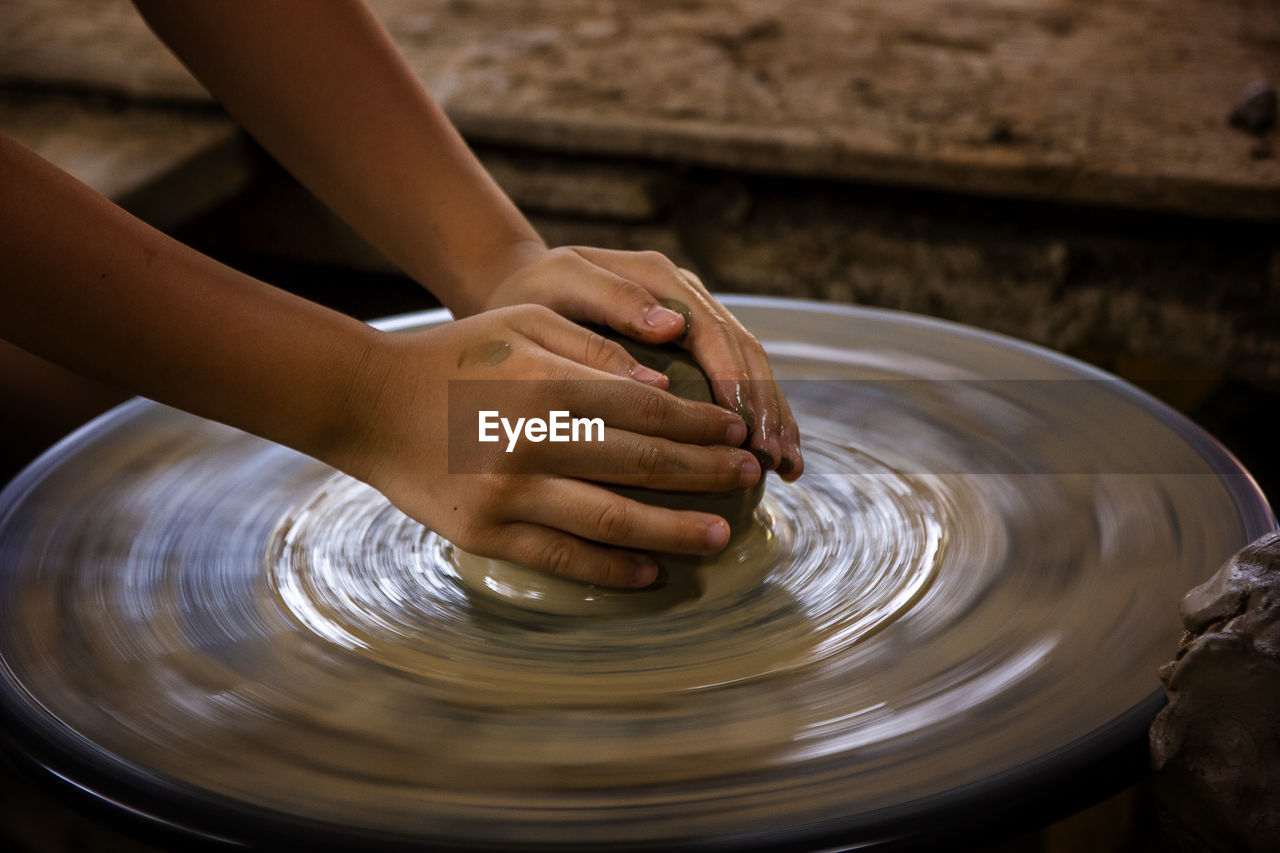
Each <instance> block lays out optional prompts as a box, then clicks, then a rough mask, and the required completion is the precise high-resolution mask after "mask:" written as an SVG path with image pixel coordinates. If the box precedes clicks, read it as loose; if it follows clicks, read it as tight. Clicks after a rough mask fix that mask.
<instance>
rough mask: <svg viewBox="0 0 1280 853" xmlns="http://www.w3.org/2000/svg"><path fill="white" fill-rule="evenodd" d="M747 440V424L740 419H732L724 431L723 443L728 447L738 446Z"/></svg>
mask: <svg viewBox="0 0 1280 853" xmlns="http://www.w3.org/2000/svg"><path fill="white" fill-rule="evenodd" d="M746 440H747V425H746V424H744V423H743V422H742V421H733V422H731V423H730V424H729V428H728V429H727V430H725V431H724V443H725V444H727V445H729V446H730V447H738V446H740V445H741V444H742V442H744V441H746Z"/></svg>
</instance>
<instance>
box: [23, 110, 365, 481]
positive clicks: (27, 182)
mask: <svg viewBox="0 0 1280 853" xmlns="http://www.w3.org/2000/svg"><path fill="white" fill-rule="evenodd" d="M0 186H3V187H4V188H5V190H4V193H3V194H2V195H0V258H3V259H4V274H3V276H0V337H3V338H5V339H6V340H9V341H10V342H12V343H14V344H16V345H18V346H20V347H22V348H24V349H26V350H28V351H30V352H33V353H35V354H37V355H40V356H43V357H45V358H47V359H49V360H50V361H54V362H57V363H59V364H61V365H63V366H64V367H67V368H70V369H71V370H74V371H76V372H78V373H81V374H83V375H86V376H91V377H93V378H96V379H101V380H104V381H107V382H111V383H113V384H116V385H118V386H120V387H123V388H127V389H129V390H132V391H134V392H136V393H139V394H143V395H145V396H148V397H152V398H154V399H156V400H159V401H161V402H164V403H167V404H170V405H173V406H177V407H179V408H183V409H186V410H187V411H191V412H194V413H196V414H199V415H203V416H206V417H211V418H214V419H216V420H220V421H223V422H225V423H229V424H232V425H234V426H237V427H240V428H242V429H246V430H248V431H250V432H253V433H256V434H258V435H261V436H264V437H266V438H270V439H272V440H275V441H279V442H281V443H284V444H287V445H290V446H292V447H295V448H297V449H299V450H302V451H304V452H307V453H310V454H312V455H316V456H320V457H322V458H324V457H330V458H329V459H328V461H334V462H335V464H339V462H340V460H335V459H334V458H332V457H334V449H335V447H336V445H337V440H338V439H340V438H341V435H340V433H341V432H342V430H344V429H345V424H344V423H343V419H344V418H343V413H344V412H345V411H346V409H347V408H348V406H347V403H348V400H349V396H350V394H351V392H352V390H353V385H354V383H357V382H359V381H360V380H359V376H360V369H361V368H360V365H361V362H362V360H363V359H364V358H365V356H366V353H367V352H368V351H369V348H370V347H371V346H373V342H374V341H375V340H376V335H377V334H378V333H376V332H374V331H373V330H372V329H369V328H368V327H367V326H365V325H364V324H362V323H360V322H358V321H356V320H353V319H351V318H348V317H344V316H343V315H340V314H337V313H335V312H333V311H329V310H328V309H325V308H322V307H320V306H318V305H315V304H314V303H310V302H307V301H306V300H303V299H299V298H297V297H295V296H292V295H290V294H287V293H285V292H283V291H280V290H277V289H276V288H273V287H270V286H268V285H265V284H263V283H261V282H258V281H256V280H254V279H252V278H249V277H248V276H245V275H242V274H240V273H237V272H235V271H234V270H231V269H229V268H227V267H225V266H223V265H221V264H219V263H217V262H216V261H213V260H212V259H210V258H207V257H205V256H203V255H201V254H199V253H198V252H195V251H193V250H191V249H188V248H186V247H185V246H183V245H181V244H180V243H177V242H175V241H174V240H172V239H170V238H168V237H166V236H165V235H163V234H161V233H160V232H158V231H156V230H155V229H153V228H150V227H149V226H147V225H145V224H143V223H142V222H140V221H139V220H137V219H135V218H134V217H132V216H130V215H129V214H127V213H125V212H124V211H122V210H121V209H119V208H118V207H116V206H115V205H112V204H111V203H110V202H108V201H107V200H106V199H104V198H102V197H101V196H99V195H97V194H96V193H94V192H93V191H92V190H90V189H89V188H87V187H85V186H84V185H82V184H80V183H78V182H77V181H75V180H74V179H73V178H71V177H69V176H68V175H66V174H64V173H62V172H60V171H59V170H57V169H56V168H54V167H53V166H51V165H50V164H48V163H46V162H45V161H43V160H41V159H40V158H39V157H37V156H36V155H35V154H32V153H31V152H29V151H27V150H26V149H24V148H22V147H21V146H20V145H18V144H17V143H15V142H13V141H12V140H10V139H8V138H7V137H5V136H3V135H2V134H0Z"/></svg>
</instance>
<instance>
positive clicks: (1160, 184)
mask: <svg viewBox="0 0 1280 853" xmlns="http://www.w3.org/2000/svg"><path fill="white" fill-rule="evenodd" d="M371 5H372V7H373V8H374V10H375V11H376V12H377V13H378V15H379V16H380V17H381V18H382V19H383V21H384V22H385V24H386V26H387V28H388V29H389V30H390V32H391V34H392V36H393V38H394V39H395V40H396V42H397V43H398V44H399V46H400V48H401V49H402V51H403V52H404V53H405V55H406V56H407V57H408V59H409V62H410V64H411V65H412V66H413V67H414V69H415V70H416V71H417V72H418V74H419V75H420V76H421V78H422V79H423V80H424V82H425V83H426V84H427V85H428V87H429V88H430V89H431V91H432V92H433V94H434V95H435V96H436V98H437V99H438V100H439V101H440V102H441V103H442V104H443V105H444V106H445V108H446V110H447V111H448V112H449V114H450V116H451V117H452V118H453V119H454V121H455V122H456V124H457V125H458V126H459V128H460V129H461V130H462V132H463V134H464V135H465V136H466V137H467V139H468V141H469V142H471V144H472V145H473V146H474V147H475V149H476V150H477V152H478V153H479V155H480V157H481V159H482V160H483V161H484V162H485V164H486V165H487V166H488V167H489V169H490V170H491V171H492V173H493V174H494V175H495V177H496V178H497V180H498V182H499V183H500V184H501V185H502V186H503V187H504V188H505V189H506V190H507V192H508V193H509V194H510V195H511V196H512V197H513V198H514V199H515V201H516V202H517V204H519V205H520V206H521V207H522V208H523V209H524V210H525V211H526V213H527V214H528V215H529V216H530V217H531V219H532V220H533V222H534V224H535V225H536V226H537V227H538V228H539V230H540V231H541V233H542V234H543V236H544V237H545V238H546V239H547V241H548V243H550V244H552V245H557V244H591V245H597V246H605V247H612V248H629V249H657V250H659V251H662V252H664V253H666V254H667V255H669V256H670V257H671V258H672V259H673V260H675V261H676V262H677V263H679V264H681V265H682V266H686V267H689V268H691V269H693V270H695V271H696V272H698V273H699V275H701V276H702V277H703V279H704V280H705V281H706V282H707V283H708V285H709V286H711V287H712V289H713V290H717V291H721V292H736V293H757V294H769V295H776V296H794V297H804V298H810V299H820V300H835V301H841V302H856V303H860V304H865V305H875V306H884V307H889V308H897V309H903V310H907V311H914V312H919V313H923V314H928V315H932V316H936V317H942V318H945V319H949V320H956V321H959V322H962V323H968V324H972V325H975V326H980V327H983V328H986V329H991V330H995V331H998V332H1003V333H1006V334H1010V335H1014V336H1016V337H1019V338H1023V339H1026V340H1030V341H1033V342H1035V343H1038V344H1042V345H1044V346H1048V347H1051V348H1053V349H1057V350H1061V351H1063V352H1066V353H1069V354H1071V355H1073V356H1076V357H1078V358H1081V359H1083V360H1085V361H1088V362H1091V363H1093V364H1095V365H1098V366H1100V367H1103V368H1105V369H1107V370H1110V371H1112V372H1114V373H1117V374H1119V375H1120V376H1122V377H1124V378H1126V379H1128V380H1130V381H1133V382H1135V383H1137V384H1138V385H1140V386H1142V387H1145V388H1147V389H1148V390H1149V391H1151V392H1152V393H1153V394H1155V395H1156V396H1158V397H1160V398H1162V399H1164V400H1165V401H1166V402H1168V403H1170V404H1171V405H1173V406H1174V407H1176V408H1178V409H1179V410H1181V411H1183V412H1185V413H1186V414H1188V415H1189V416H1190V417H1192V418H1193V419H1194V420H1196V421H1197V422H1198V423H1200V424H1201V425H1202V426H1204V427H1205V428H1206V429H1208V430H1209V431H1210V432H1211V433H1213V434H1214V435H1216V436H1217V437H1218V438H1219V439H1221V440H1222V441H1223V442H1224V443H1225V444H1226V445H1227V447H1228V448H1229V449H1230V450H1232V451H1233V452H1234V453H1235V454H1236V455H1237V456H1238V457H1240V458H1241V460H1242V461H1243V462H1244V463H1245V464H1246V466H1248V467H1249V468H1250V469H1251V470H1252V471H1253V472H1254V474H1255V476H1256V477H1257V479H1258V480H1259V482H1260V484H1261V485H1262V487H1263V489H1264V490H1265V491H1266V492H1267V494H1268V495H1269V496H1270V497H1271V499H1272V501H1273V503H1274V502H1275V500H1276V499H1277V495H1280V454H1277V452H1276V446H1275V445H1276V442H1275V435H1276V433H1277V415H1276V412H1280V405H1277V404H1278V403H1280V138H1278V137H1277V133H1276V114H1277V99H1276V92H1275V89H1274V88H1272V86H1273V84H1277V83H1280V4H1277V3H1276V2H1275V0H1182V2H1179V3H1176V4H1170V3H1167V2H1163V1H1162V0H1112V2H1109V3H1097V2H1092V0H893V1H892V2H891V1H890V0H880V2H874V0H803V2H802V0H790V2H787V1H786V0H649V2H645V3H624V2H612V0H374V2H372V3H371ZM282 37H284V38H287V37H288V34H282ZM0 130H3V131H4V132H5V133H8V134H10V135H11V136H13V137H15V138H16V139H17V140H18V141H20V142H22V143H24V144H25V145H27V146H28V147H30V148H32V149H34V150H35V151H36V152H38V153H39V154H41V155H42V156H44V157H46V158H47V159H49V160H51V161H52V162H54V163H55V164H57V165H58V166H60V167H62V168H63V169H66V170H67V171H69V172H71V173H72V174H73V175H75V176H76V177H78V178H79V179H80V180H82V181H84V182H86V183H87V184H89V185H90V186H92V187H93V188H95V189H97V190H98V191H100V192H102V193H103V194H105V195H107V196H108V197H110V198H111V199H113V200H115V201H117V202H118V203H120V204H121V205H123V206H124V207H125V208H127V209H128V210H130V211H132V212H133V213H135V214H137V215H138V216H140V217H142V218H143V219H145V220H147V221H148V222H151V223H152V224H154V225H156V226H157V227H159V228H161V229H163V230H165V231H167V232H169V233H171V234H173V235H174V236H176V237H177V238H178V239H180V240H183V241H185V242H187V243H189V244H191V245H193V246H195V247H196V248H198V249H200V250H202V251H205V252H207V253H209V254H212V255H214V256H216V257H218V258H220V259H222V260H224V261H226V262H227V263H230V264H231V265H233V266H236V267H238V268H240V269H243V270H245V271H246V272H249V273H251V274H253V275H255V276H258V277H260V278H262V279H264V280H266V281H268V282H271V283H273V284H276V285H278V286H281V287H284V288H287V289H289V290H292V291H294V292H296V293H299V294H302V295H304V296H306V297H309V298H312V299H315V300H317V301H320V302H323V303H325V304H327V305H330V306H332V307H334V308H336V309H338V310H342V311H345V312H347V313H350V314H353V315H355V316H357V317H361V318H372V317H377V316H383V315H387V314H393V313H399V312H403V311H411V310H419V309H423V308H428V307H433V306H435V305H436V304H437V303H436V302H435V301H434V300H433V299H432V297H431V296H430V295H429V294H428V293H427V292H426V291H425V290H424V289H423V288H422V287H420V286H418V284H416V283H414V282H411V281H409V280H407V279H406V278H404V277H403V276H401V275H399V274H398V273H397V271H396V270H395V269H393V268H391V267H390V266H388V265H387V264H386V262H385V261H383V260H381V259H380V258H379V257H378V256H377V255H376V254H375V253H374V252H373V251H372V250H371V249H369V248H368V246H366V245H365V244H364V243H363V242H362V241H361V240H360V239H359V238H358V237H356V236H355V235H354V234H353V233H351V232H350V231H349V230H348V229H347V228H346V227H345V226H344V225H343V224H342V223H341V222H340V221H338V220H337V219H336V218H335V217H333V216H332V215H331V214H329V213H328V212H327V211H326V210H325V209H324V208H322V207H321V206H320V205H319V204H318V203H317V202H316V201H315V200H314V199H313V198H312V197H311V196H310V195H309V194H308V193H307V192H306V191H305V190H304V189H302V188H301V187H299V186H298V185H297V184H296V183H295V182H294V181H293V180H292V179H291V178H290V177H289V176H288V175H287V174H285V173H284V172H283V171H282V170H281V169H280V168H279V167H278V166H276V165H275V164H274V163H273V162H272V161H271V160H270V159H269V158H268V157H267V156H266V155H265V154H263V153H262V152H261V151H260V150H259V149H258V148H256V147H255V145H254V144H253V142H252V141H251V140H250V139H248V138H247V137H246V136H245V135H244V134H243V133H242V132H241V131H240V130H239V129H238V128H237V127H236V126H235V125H234V124H233V123H232V122H231V121H230V120H229V119H228V118H226V116H225V115H224V114H223V113H222V112H221V110H220V109H219V107H218V106H217V104H216V103H214V102H213V101H212V99H211V98H210V97H209V95H208V94H207V93H206V92H204V90H203V89H202V88H201V87H200V86H199V85H198V84H197V83H196V82H195V81H194V80H193V79H192V78H191V77H190V76H189V75H188V74H187V73H186V72H185V71H184V70H183V68H182V66H181V65H180V64H179V63H178V62H177V60H175V59H174V58H173V57H172V56H171V55H170V54H169V53H168V52H167V50H166V49H165V48H164V47H163V45H161V44H160V43H159V42H158V41H157V40H156V39H155V38H154V37H153V36H152V35H151V34H150V32H149V31H148V30H147V28H146V26H145V25H144V24H143V23H142V21H141V19H140V18H139V17H138V16H137V15H136V13H134V11H133V9H132V7H131V6H130V5H129V3H128V2H126V0H3V3H2V4H0ZM0 395H2V396H0V399H3V411H4V414H5V416H4V418H3V425H0V430H3V435H0V482H2V481H4V480H7V479H8V478H9V477H10V476H12V475H13V474H14V473H16V472H17V471H18V470H20V468H21V467H22V466H23V465H24V464H26V462H28V461H30V459H32V458H34V457H35V456H36V455H37V454H38V453H39V452H40V451H41V450H42V449H44V448H45V447H47V446H48V445H49V444H50V443H52V442H53V441H55V440H56V439H57V438H58V437H60V436H61V435H63V434H65V433H66V432H67V431H69V430H71V429H73V428H74V427H75V426H77V425H78V424H80V423H82V422H84V421H85V420H86V419H88V418H90V417H92V416H93V415H95V414H97V413H98V412H100V411H102V410H104V409H105V408H107V407H109V406H111V405H114V404H115V403H116V402H118V401H120V400H122V399H124V397H125V395H124V394H123V393H122V392H120V391H119V390H117V389H112V388H106V387H103V386H100V385H96V384H93V383H89V382H87V381H84V380H80V379H78V378H76V377H74V376H71V375H70V374H67V373H66V372H64V371H62V370H60V369H59V368H56V367H54V366H53V365H49V364H47V363H45V362H41V361H39V360H38V359H34V358H31V357H30V356H26V355H25V354H23V353H21V352H19V351H17V350H15V349H13V348H10V347H7V346H5V345H3V344H0ZM1172 651H1173V650H1172V649H1171V650H1170V652H1171V654H1172ZM11 771H12V768H3V769H2V771H0V794H2V795H3V796H0V803H2V805H0V839H8V840H9V842H10V847H11V848H12V847H14V846H16V847H17V848H18V849H31V850H50V851H53V850H57V851H61V850H83V849H92V850H137V849H143V848H142V847H141V846H140V844H139V843H138V842H135V841H133V840H131V839H128V838H125V837H124V836H121V835H118V834H117V833H115V832H114V831H113V830H111V829H110V828H107V827H103V826H101V825H100V824H98V823H97V822H95V821H94V820H92V819H90V818H86V817H81V816H79V815H77V814H75V813H73V812H72V811H70V810H68V809H67V808H65V807H64V806H62V805H60V804H59V803H58V802H56V801H55V800H53V799H51V798H50V797H48V796H47V794H45V793H44V792H43V791H42V790H40V789H39V788H37V787H36V786H33V785H32V783H30V782H29V781H27V780H26V779H25V778H23V777H21V776H20V775H18V774H16V773H15V772H11ZM1066 803H1067V801H1066V800H1065V799H1064V811H1065V810H1069V809H1071V808H1078V807H1079V805H1080V804H1079V803H1073V804H1071V805H1070V807H1069V808H1068V807H1067V806H1066V805H1065V804H1066ZM1023 829H1025V828H1020V829H1019V830H1018V832H1019V833H1023ZM1159 847H1160V841H1159V837H1158V830H1156V829H1155V828H1154V826H1153V825H1152V818H1151V815H1150V809H1149V808H1148V807H1147V796H1146V794H1145V792H1144V788H1143V786H1142V785H1138V786H1136V787H1129V788H1126V789H1124V790H1123V791H1121V792H1120V793H1119V794H1118V795H1116V796H1114V797H1112V798H1111V799H1109V800H1106V801H1105V802H1103V803H1102V804H1101V805H1098V806H1095V807H1093V808H1091V809H1088V810H1086V811H1084V812H1082V813H1079V814H1077V815H1075V816H1074V817H1071V818H1068V819H1067V820H1065V821H1064V822H1061V823H1058V824H1054V825H1053V826H1051V827H1049V828H1047V829H1044V830H1037V831H1033V832H1031V833H1029V834H1025V833H1023V834H1017V835H1016V837H1014V838H1012V839H1010V840H1007V841H1003V842H999V843H997V844H996V845H995V846H992V847H990V848H987V849H989V850H991V851H1004V850H1010V851H1014V850H1017V851H1066V850H1080V849H1090V850H1092V851H1099V852H1100V851H1106V850H1133V849H1150V850H1155V849H1159Z"/></svg>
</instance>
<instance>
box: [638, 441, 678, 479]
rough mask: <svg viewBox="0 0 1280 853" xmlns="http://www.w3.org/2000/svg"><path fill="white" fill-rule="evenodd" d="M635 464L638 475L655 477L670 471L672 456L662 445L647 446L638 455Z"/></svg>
mask: <svg viewBox="0 0 1280 853" xmlns="http://www.w3.org/2000/svg"><path fill="white" fill-rule="evenodd" d="M635 464H636V473H637V474H640V475H641V476H644V477H653V476H655V475H658V474H662V473H664V472H666V471H667V470H668V469H670V467H671V454H670V453H669V452H668V451H667V450H666V448H663V447H662V446H660V445H656V444H645V445H644V446H643V447H641V448H640V452H639V453H638V454H637V455H636V460H635Z"/></svg>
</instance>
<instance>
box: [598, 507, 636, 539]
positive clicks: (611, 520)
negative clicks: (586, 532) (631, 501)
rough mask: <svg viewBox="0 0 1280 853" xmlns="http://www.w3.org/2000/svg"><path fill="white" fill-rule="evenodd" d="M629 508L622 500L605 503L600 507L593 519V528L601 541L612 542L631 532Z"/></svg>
mask: <svg viewBox="0 0 1280 853" xmlns="http://www.w3.org/2000/svg"><path fill="white" fill-rule="evenodd" d="M631 528H632V518H631V510H630V508H629V507H628V506H627V504H626V503H624V502H622V501H613V502H610V503H606V504H605V505H604V506H602V507H601V508H600V511H599V513H598V514H597V515H596V519H595V530H596V531H597V533H598V534H599V537H600V539H601V541H604V542H614V541H618V540H620V539H622V538H624V537H626V536H627V534H629V533H630V532H631Z"/></svg>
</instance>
